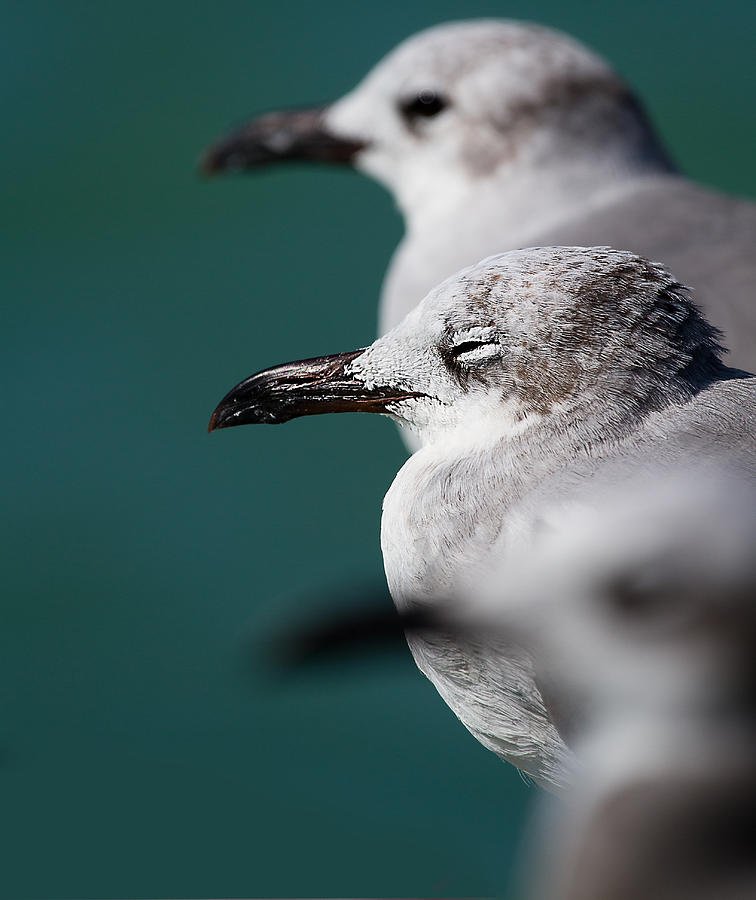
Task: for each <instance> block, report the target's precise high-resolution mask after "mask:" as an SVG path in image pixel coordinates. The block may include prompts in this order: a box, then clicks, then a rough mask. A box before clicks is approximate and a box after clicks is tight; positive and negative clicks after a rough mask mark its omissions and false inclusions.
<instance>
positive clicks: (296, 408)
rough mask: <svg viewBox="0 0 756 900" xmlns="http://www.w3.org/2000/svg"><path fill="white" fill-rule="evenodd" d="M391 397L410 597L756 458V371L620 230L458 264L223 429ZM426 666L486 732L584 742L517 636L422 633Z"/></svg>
mask: <svg viewBox="0 0 756 900" xmlns="http://www.w3.org/2000/svg"><path fill="white" fill-rule="evenodd" d="M347 411H362V412H373V413H383V414H385V415H388V416H390V417H391V418H393V419H394V420H395V421H397V422H398V423H399V424H400V425H401V426H402V427H404V428H408V429H411V430H412V431H413V432H414V433H415V435H416V438H417V440H418V442H419V444H420V448H419V449H418V450H417V451H416V452H415V453H414V454H413V455H412V456H411V457H410V458H409V459H408V460H407V462H406V463H405V464H404V466H403V467H402V468H401V470H400V471H399V473H398V474H397V476H396V478H395V479H394V482H393V484H392V485H391V487H390V488H389V491H388V493H387V494H386V497H385V499H384V504H383V518H382V525H381V547H382V551H383V558H384V566H385V570H386V576H387V582H388V586H389V590H390V592H391V595H392V597H393V599H394V602H395V604H396V605H397V607H398V608H399V610H400V612H406V611H411V610H412V608H413V607H417V606H422V605H423V604H428V605H431V606H432V605H433V603H434V600H435V598H438V597H449V596H454V595H455V594H456V593H459V594H460V595H461V596H464V594H465V591H464V583H465V581H466V580H467V579H469V578H472V577H475V575H476V574H477V572H478V569H479V567H485V566H487V565H489V564H490V560H491V559H492V558H496V559H502V560H506V559H508V558H515V557H516V556H517V555H518V554H520V553H522V552H527V551H528V550H529V548H530V547H531V546H532V545H533V542H534V541H535V540H537V539H538V535H539V534H541V533H542V532H544V531H548V530H549V529H550V528H552V527H554V522H555V521H556V520H557V519H558V518H559V516H560V515H562V514H563V512H564V510H565V509H568V508H572V507H573V506H578V507H579V506H580V505H584V504H587V505H589V506H591V505H596V506H599V507H600V506H601V502H602V500H601V498H602V494H603V493H605V490H606V486H607V485H609V486H610V485H612V484H613V483H615V482H616V481H618V480H620V481H621V480H622V479H623V478H626V477H631V475H633V473H635V476H636V477H639V476H638V473H639V472H641V473H642V472H643V471H644V469H645V468H646V467H649V466H653V467H655V468H658V467H659V466H663V467H666V468H668V469H670V470H676V469H677V468H679V467H680V466H681V465H684V464H686V463H688V462H689V461H691V460H698V461H699V462H702V461H705V460H708V459H712V460H717V459H720V458H722V457H725V456H726V457H727V458H732V459H736V460H738V461H739V463H740V464H741V465H743V466H744V467H746V468H747V469H748V470H749V471H751V470H752V469H754V467H756V437H755V436H754V425H756V381H754V378H753V377H752V376H750V375H747V374H746V373H744V372H741V371H739V370H734V369H731V368H728V367H726V366H725V365H724V364H723V363H722V362H721V359H720V349H719V346H718V344H717V333H716V330H715V329H714V328H713V327H712V326H710V325H709V324H708V323H707V322H706V320H705V319H704V318H703V317H702V316H701V314H700V313H699V312H698V310H697V309H696V307H695V306H694V305H693V303H692V302H691V301H690V299H689V298H688V296H687V295H686V292H685V290H684V289H683V288H682V287H681V285H680V284H679V282H678V281H676V279H675V278H674V277H673V276H672V275H671V274H669V273H668V272H667V271H666V270H665V269H664V268H663V267H662V266H661V265H659V264H656V263H652V262H649V261H647V260H644V259H642V258H640V257H638V256H636V255H634V254H632V253H629V252H626V251H618V250H612V249H610V248H581V247H567V248H531V249H528V250H520V251H510V252H509V253H505V254H501V255H499V256H495V257H491V258H489V259H487V260H484V261H483V262H481V263H479V264H477V265H475V266H471V267H469V268H467V269H465V270H463V271H462V272H460V273H458V274H457V275H455V276H453V277H451V278H449V279H447V280H446V281H445V282H443V283H442V284H441V285H440V286H438V287H437V288H436V289H434V290H433V291H431V292H430V293H429V294H428V296H427V297H426V298H425V299H424V300H423V301H422V302H421V303H420V304H419V305H418V306H417V307H416V308H415V309H414V310H413V311H412V312H411V313H410V314H409V315H408V316H407V317H406V318H405V319H404V320H403V322H401V323H400V324H399V325H398V326H397V327H396V328H394V329H392V331H390V332H389V333H388V334H386V335H384V336H383V337H381V338H379V339H378V340H376V341H375V342H374V343H373V344H372V345H371V346H369V347H367V348H363V349H359V350H353V351H349V352H346V353H338V354H335V355H332V356H325V357H318V358H313V359H308V360H303V361H299V362H293V363H287V364H285V365H282V366H276V367H274V368H270V369H266V370H264V371H262V372H260V373H258V374H256V375H253V376H251V377H250V378H248V379H246V380H244V381H243V382H241V383H240V384H239V385H237V386H236V387H235V388H233V389H232V390H231V391H230V392H229V393H228V394H227V395H226V396H225V397H224V398H223V400H222V401H221V402H220V404H219V405H218V407H217V408H216V410H215V412H214V413H213V416H212V418H211V420H210V425H209V429H210V430H211V431H213V430H216V429H221V428H228V427H231V426H235V425H243V424H247V423H268V424H276V423H281V422H285V421H287V420H289V419H292V418H294V417H297V416H306V415H313V414H317V413H325V412H347ZM409 642H410V647H411V650H412V653H413V655H414V657H415V660H416V662H417V664H418V666H419V668H420V669H421V670H422V671H423V672H424V673H425V674H426V675H427V676H428V677H429V678H430V679H431V681H432V682H433V683H434V685H435V686H436V688H437V689H438V691H439V693H440V694H441V696H442V697H443V699H444V700H445V701H446V702H447V704H448V705H449V706H450V707H451V709H452V710H453V711H454V713H455V714H456V715H457V716H458V717H459V719H460V720H461V721H462V723H463V724H464V725H465V726H466V727H467V728H468V729H469V730H470V731H471V732H472V734H473V735H474V736H475V737H476V738H477V739H478V740H479V741H480V742H481V743H482V744H484V746H486V747H488V748H489V749H491V750H493V751H494V752H495V753H497V754H498V755H499V756H501V757H503V758H504V759H506V760H509V761H510V762H512V763H514V765H516V766H517V767H518V768H520V769H521V770H522V771H524V772H526V773H528V774H529V775H530V776H532V778H534V779H535V780H536V781H537V782H539V783H540V784H543V785H545V786H549V787H553V788H559V787H560V786H562V785H564V783H565V782H566V780H568V779H569V772H570V769H571V754H570V751H569V750H568V748H567V746H566V744H565V742H564V740H563V737H562V736H561V735H560V733H559V729H558V727H557V725H556V724H555V723H554V721H552V718H551V717H550V715H549V711H548V709H547V706H546V704H545V702H544V698H543V696H542V694H541V692H540V691H539V689H538V687H537V685H536V682H535V678H534V673H533V669H532V662H531V660H530V659H529V657H528V656H527V655H526V654H525V655H523V654H522V653H520V652H519V651H518V649H517V648H515V647H511V648H510V647H507V646H502V647H495V648H492V647H490V646H476V645H475V644H471V643H469V642H466V641H459V640H456V639H455V638H454V636H448V637H444V636H433V635H422V634H421V635H415V636H410V637H409Z"/></svg>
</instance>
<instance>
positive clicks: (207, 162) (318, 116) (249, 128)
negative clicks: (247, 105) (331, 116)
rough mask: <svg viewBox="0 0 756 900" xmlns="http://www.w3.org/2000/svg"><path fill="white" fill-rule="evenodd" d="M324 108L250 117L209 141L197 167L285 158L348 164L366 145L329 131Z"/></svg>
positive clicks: (235, 167)
mask: <svg viewBox="0 0 756 900" xmlns="http://www.w3.org/2000/svg"><path fill="white" fill-rule="evenodd" d="M326 110H327V107H317V108H315V109H300V110H288V111H284V112H273V113H268V114H267V115H264V116H260V117H259V118H256V119H252V120H251V121H250V122H247V123H246V124H244V125H242V126H241V128H238V129H236V130H235V131H233V132H231V133H230V134H229V135H227V136H226V137H223V138H221V139H220V140H219V141H217V142H216V143H214V144H212V145H211V146H210V147H209V148H208V149H207V150H206V151H205V153H204V155H203V156H202V159H201V160H200V169H201V170H202V171H203V172H204V173H205V174H206V175H215V174H217V173H219V172H241V171H245V170H247V169H254V168H257V167H258V166H265V165H270V164H272V163H277V162H284V161H285V160H312V161H315V162H325V163H338V164H342V165H348V164H349V163H351V162H352V160H353V159H354V156H355V154H357V153H358V152H359V151H360V150H361V149H362V148H363V147H364V146H365V144H364V143H363V142H362V141H359V140H354V139H350V138H343V137H339V136H338V135H335V134H333V133H332V132H331V131H329V129H328V128H327V127H326V125H325V122H324V115H325V112H326Z"/></svg>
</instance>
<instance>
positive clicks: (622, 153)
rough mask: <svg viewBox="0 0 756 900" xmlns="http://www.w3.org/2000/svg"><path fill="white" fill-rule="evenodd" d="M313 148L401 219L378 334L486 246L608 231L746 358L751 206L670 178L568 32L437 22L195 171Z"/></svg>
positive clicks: (754, 270)
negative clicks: (360, 175) (386, 194)
mask: <svg viewBox="0 0 756 900" xmlns="http://www.w3.org/2000/svg"><path fill="white" fill-rule="evenodd" d="M308 159H309V160H317V161H325V162H329V163H339V164H350V165H353V166H354V167H355V168H356V169H358V170H360V171H362V172H364V173H366V174H368V175H370V176H372V177H374V178H376V179H377V180H378V181H380V182H381V183H383V184H384V185H385V186H386V187H387V188H388V189H389V191H391V192H392V194H393V195H394V197H395V198H396V201H397V203H398V205H399V208H400V209H401V211H402V213H403V215H404V217H405V222H406V235H405V237H404V239H403V240H402V242H401V244H400V245H399V247H398V249H397V251H396V253H395V255H394V258H393V260H392V261H391V265H390V266H389V269H388V273H387V275H386V279H385V282H384V287H383V293H382V298H381V312H380V329H381V332H385V331H388V330H389V329H390V328H393V327H394V326H395V325H397V324H398V323H399V322H400V321H401V320H402V319H403V318H404V316H405V315H406V314H407V313H408V312H409V311H410V310H411V309H412V308H413V307H414V306H415V305H416V304H417V302H418V301H419V300H420V299H421V298H422V297H423V296H424V295H425V294H426V293H427V292H428V291H429V290H431V288H433V287H435V286H436V285H437V284H439V282H440V281H441V280H442V279H444V278H446V277H447V276H449V275H451V274H452V273H454V272H456V271H457V270H459V269H460V268H462V267H463V266H468V265H471V264H473V263H476V262H478V261H479V260H480V259H482V258H484V257H486V256H488V255H489V254H493V253H500V252H503V251H505V250H509V249H514V248H518V247H528V246H535V245H539V246H549V245H560V244H562V245H565V244H577V245H588V246H590V245H593V244H610V245H611V246H614V247H622V248H624V249H627V250H632V251H633V252H635V253H638V254H640V255H642V256H646V257H649V258H650V259H660V260H663V261H664V263H665V264H666V265H667V266H669V267H670V268H671V270H672V271H674V272H675V274H676V275H677V277H678V278H680V279H681V280H682V281H683V282H684V283H685V284H690V285H694V286H695V288H696V299H697V302H698V304H699V305H700V306H701V307H702V309H703V310H704V313H705V315H706V317H707V318H708V319H709V320H710V321H711V322H712V323H713V324H714V325H715V326H717V327H718V328H720V329H721V330H722V331H723V332H724V334H725V337H726V344H727V346H728V348H729V349H730V351H731V356H730V358H729V361H730V362H731V364H732V365H734V366H738V367H742V368H745V369H748V370H749V371H754V370H756V296H755V291H754V284H756V253H754V247H756V205H754V204H752V203H749V202H746V201H742V200H737V199H734V198H731V197H727V196H725V195H723V194H719V193H716V192H713V191H710V190H707V189H706V188H703V187H701V186H699V185H697V184H694V183H693V182H691V181H689V180H687V179H685V178H683V177H681V176H680V175H679V174H678V173H677V171H676V169H675V167H674V165H673V163H672V162H671V161H670V159H669V157H668V155H667V153H666V151H665V150H664V148H663V147H662V145H661V143H660V141H659V139H658V137H657V135H656V133H655V132H654V129H653V127H652V125H651V124H650V122H649V120H648V118H647V116H646V114H645V113H644V111H643V109H642V108H641V106H640V104H639V102H638V100H637V99H636V98H635V96H634V95H633V93H632V91H631V90H630V88H629V87H628V86H627V85H626V84H625V83H624V82H623V81H622V79H621V78H620V77H619V76H618V75H617V74H616V73H615V72H614V71H613V69H612V68H611V67H610V66H609V64H608V63H607V62H605V61H604V60H602V59H601V58H600V57H598V56H597V55H596V54H594V53H593V52H591V51H590V50H588V49H587V48H585V47H583V46H582V45H581V44H579V43H578V42H577V41H575V40H573V39H572V38H570V37H568V36H567V35H565V34H561V33H559V32H556V31H552V30H550V29H547V28H543V27H540V26H537V25H531V24H526V23H520V22H514V21H497V20H477V21H469V22H456V23H449V24H445V25H440V26H436V27H434V28H430V29H428V30H427V31H423V32H421V33H419V34H417V35H415V36H414V37H412V38H410V39H408V40H407V41H405V42H404V43H402V44H401V45H400V46H399V47H397V48H396V49H395V50H394V51H392V52H391V53H390V54H389V55H388V56H387V57H386V58H385V59H384V60H382V61H381V62H380V63H379V64H378V65H377V66H376V67H375V69H374V70H373V71H372V72H370V73H369V74H368V75H367V77H366V78H365V79H364V80H363V81H362V83H361V84H359V85H358V86H357V87H356V88H355V89H354V90H353V91H351V92H350V93H349V94H347V95H346V96H345V97H343V98H342V99H340V100H338V101H337V102H335V103H334V104H332V105H331V106H327V107H324V108H319V109H311V110H297V111H293V112H278V113H272V114H269V115H266V116H262V117H260V118H258V119H255V120H253V121H252V122H250V123H249V124H247V125H244V126H243V127H241V128H240V129H238V130H237V131H235V132H234V133H233V134H231V135H229V136H228V137H226V138H224V139H223V140H221V141H219V142H218V143H217V144H215V145H214V146H213V147H211V148H210V149H209V150H208V151H207V153H206V155H205V157H204V161H203V167H204V169H205V171H206V172H208V173H218V172H223V171H231V170H233V171H238V170H245V169H252V168H256V167H259V166H261V165H268V164H271V163H277V162H279V161H283V160H308Z"/></svg>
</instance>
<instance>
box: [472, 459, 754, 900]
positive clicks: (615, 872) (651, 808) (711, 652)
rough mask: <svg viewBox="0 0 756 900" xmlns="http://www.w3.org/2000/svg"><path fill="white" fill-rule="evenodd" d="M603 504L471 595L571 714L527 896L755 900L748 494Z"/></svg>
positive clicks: (690, 476) (656, 491)
mask: <svg viewBox="0 0 756 900" xmlns="http://www.w3.org/2000/svg"><path fill="white" fill-rule="evenodd" d="M606 500H607V502H606V504H605V505H604V508H603V509H601V510H597V509H591V510H589V509H584V510H580V511H577V512H575V511H573V514H572V515H570V516H569V517H568V518H567V519H565V521H564V522H563V523H562V527H560V528H558V529H556V530H555V531H554V532H552V533H551V534H549V535H548V536H546V537H545V538H544V540H543V541H542V542H541V545H540V546H539V547H537V548H535V549H534V551H533V552H531V553H529V554H525V555H523V556H522V557H521V558H520V559H518V560H515V561H513V563H512V564H511V565H509V566H508V567H507V568H506V569H503V570H499V572H498V573H497V574H495V575H494V574H492V577H491V578H490V579H488V580H487V581H486V582H485V583H482V584H480V585H479V590H478V592H476V593H475V594H474V595H470V602H471V604H472V607H473V608H472V610H468V613H467V615H466V619H465V622H464V625H465V627H471V626H474V627H475V628H476V629H477V630H478V633H481V634H489V635H490V634H492V633H495V632H496V630H497V629H498V628H503V629H504V630H505V631H507V632H509V633H511V632H512V631H515V632H518V633H519V636H520V640H522V641H523V642H524V644H525V645H526V646H527V647H528V648H529V649H530V651H531V653H532V657H533V659H534V666H535V671H536V677H537V678H538V679H539V684H541V685H542V686H543V685H546V686H548V692H547V696H549V697H550V699H551V701H553V702H554V703H555V704H556V706H557V708H560V709H561V710H562V711H563V712H564V711H569V714H570V720H571V721H570V732H571V733H570V742H571V746H572V748H573V750H574V752H575V754H576V757H577V758H578V760H579V766H578V767H577V769H576V776H575V783H574V784H573V785H572V787H571V789H570V791H569V792H568V793H567V794H566V795H565V797H564V798H563V802H562V803H561V804H559V806H557V805H556V804H554V803H553V802H552V803H551V808H550V809H549V810H548V813H550V815H546V811H545V814H544V816H543V820H542V826H543V827H542V833H541V834H540V836H539V840H538V842H537V845H536V847H535V859H537V863H536V864H534V865H531V870H532V871H531V872H530V880H531V881H532V882H535V884H534V887H535V890H534V893H533V896H534V897H537V898H538V900H608V898H611V900H745V898H751V897H754V896H756V554H755V553H754V551H755V550H756V489H755V488H754V482H753V480H752V478H750V477H749V475H748V474H746V476H745V477H744V476H743V473H742V472H740V471H738V470H737V469H730V470H727V469H718V468H716V467H715V468H712V467H708V468H706V467H705V468H704V469H699V468H691V469H687V468H685V467H683V468H682V470H678V472H676V473H675V474H673V475H672V476H671V477H670V475H669V473H664V474H663V475H658V476H657V477H653V476H652V477H651V478H650V479H647V480H646V481H645V482H644V483H637V482H634V481H632V480H631V481H630V482H627V483H625V484H623V485H620V486H618V487H617V489H615V490H613V491H610V492H608V494H607V496H606ZM531 862H534V860H531Z"/></svg>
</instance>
